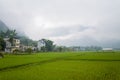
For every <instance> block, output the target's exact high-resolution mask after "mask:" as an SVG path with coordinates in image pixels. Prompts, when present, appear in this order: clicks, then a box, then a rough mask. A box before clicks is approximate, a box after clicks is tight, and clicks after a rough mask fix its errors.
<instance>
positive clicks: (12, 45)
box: [4, 38, 20, 53]
mask: <svg viewBox="0 0 120 80" xmlns="http://www.w3.org/2000/svg"><path fill="white" fill-rule="evenodd" d="M4 41H5V43H6V48H5V52H8V53H10V52H13V51H14V50H16V49H18V50H19V49H20V40H19V39H17V38H14V39H13V43H11V42H10V38H4Z"/></svg>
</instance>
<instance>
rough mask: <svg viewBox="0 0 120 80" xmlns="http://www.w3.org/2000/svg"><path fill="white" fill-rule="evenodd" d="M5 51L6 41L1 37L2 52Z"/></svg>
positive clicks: (0, 48) (0, 49)
mask: <svg viewBox="0 0 120 80" xmlns="http://www.w3.org/2000/svg"><path fill="white" fill-rule="evenodd" d="M4 49H5V41H4V40H3V38H2V37H0V51H4Z"/></svg>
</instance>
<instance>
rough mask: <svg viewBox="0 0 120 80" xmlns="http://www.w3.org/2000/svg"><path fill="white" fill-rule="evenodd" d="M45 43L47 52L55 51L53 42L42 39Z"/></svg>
mask: <svg viewBox="0 0 120 80" xmlns="http://www.w3.org/2000/svg"><path fill="white" fill-rule="evenodd" d="M42 40H43V41H44V42H45V50H46V51H53V48H54V45H53V41H51V40H47V39H42Z"/></svg>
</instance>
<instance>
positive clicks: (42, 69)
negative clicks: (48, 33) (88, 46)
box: [0, 52, 120, 80]
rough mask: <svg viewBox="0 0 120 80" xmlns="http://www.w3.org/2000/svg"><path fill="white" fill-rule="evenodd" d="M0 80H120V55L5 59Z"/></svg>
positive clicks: (40, 55)
mask: <svg viewBox="0 0 120 80" xmlns="http://www.w3.org/2000/svg"><path fill="white" fill-rule="evenodd" d="M0 80H120V52H114V53H112V52H62V53H37V54H32V55H5V58H3V59H0Z"/></svg>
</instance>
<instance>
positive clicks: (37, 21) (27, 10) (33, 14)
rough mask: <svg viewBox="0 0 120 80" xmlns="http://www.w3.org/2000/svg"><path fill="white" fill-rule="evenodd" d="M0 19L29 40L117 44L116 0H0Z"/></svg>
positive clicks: (119, 11) (119, 15) (119, 9)
mask: <svg viewBox="0 0 120 80" xmlns="http://www.w3.org/2000/svg"><path fill="white" fill-rule="evenodd" d="M0 19H1V20H2V21H3V22H5V23H6V24H7V25H8V26H9V27H10V28H12V29H17V30H18V31H20V32H23V33H24V34H26V35H27V36H29V37H30V38H31V39H33V40H39V39H41V38H47V39H51V40H53V41H54V42H55V43H56V44H58V45H66V46H90V45H97V46H103V47H120V37H119V35H120V0H0Z"/></svg>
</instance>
